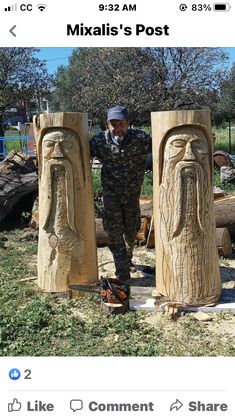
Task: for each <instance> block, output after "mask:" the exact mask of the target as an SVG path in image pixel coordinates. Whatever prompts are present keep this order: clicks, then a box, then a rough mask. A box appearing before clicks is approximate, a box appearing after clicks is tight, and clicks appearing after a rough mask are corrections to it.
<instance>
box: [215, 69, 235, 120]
mask: <svg viewBox="0 0 235 418" xmlns="http://www.w3.org/2000/svg"><path fill="white" fill-rule="evenodd" d="M214 120H215V123H216V124H218V125H219V124H221V122H224V121H232V120H235V63H233V66H232V68H231V71H230V73H229V76H228V79H227V80H226V81H224V82H223V83H222V86H221V91H220V99H219V102H218V104H217V107H216V109H215V115H214Z"/></svg>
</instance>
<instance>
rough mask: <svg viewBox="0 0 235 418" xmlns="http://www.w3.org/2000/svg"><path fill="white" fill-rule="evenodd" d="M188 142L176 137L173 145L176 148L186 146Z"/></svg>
mask: <svg viewBox="0 0 235 418" xmlns="http://www.w3.org/2000/svg"><path fill="white" fill-rule="evenodd" d="M185 144H186V142H185V141H184V140H183V139H176V140H175V141H173V142H172V145H173V146H174V147H176V148H184V147H185Z"/></svg>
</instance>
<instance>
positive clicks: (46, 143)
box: [45, 141, 55, 148]
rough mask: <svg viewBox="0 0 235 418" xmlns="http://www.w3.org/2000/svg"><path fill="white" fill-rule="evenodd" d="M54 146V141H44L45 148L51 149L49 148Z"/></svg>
mask: <svg viewBox="0 0 235 418" xmlns="http://www.w3.org/2000/svg"><path fill="white" fill-rule="evenodd" d="M54 145H55V143H54V141H46V142H45V146H46V147H47V148H51V147H53V146H54Z"/></svg>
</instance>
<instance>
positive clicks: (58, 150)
mask: <svg viewBox="0 0 235 418" xmlns="http://www.w3.org/2000/svg"><path fill="white" fill-rule="evenodd" d="M51 158H64V154H63V153H62V151H61V148H60V145H59V143H56V144H55V146H54V150H53V152H52V154H51Z"/></svg>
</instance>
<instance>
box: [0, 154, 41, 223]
mask: <svg viewBox="0 0 235 418" xmlns="http://www.w3.org/2000/svg"><path fill="white" fill-rule="evenodd" d="M37 189H38V175H37V167H36V159H35V158H34V157H32V156H27V155H24V154H23V153H20V152H17V151H11V152H10V153H9V154H8V155H7V157H6V158H5V160H3V162H2V163H1V164H0V222H1V221H2V220H3V219H4V218H5V217H6V216H7V215H8V213H10V212H11V210H12V208H13V207H14V206H16V205H17V202H18V201H19V200H20V199H21V198H22V197H24V196H26V195H28V194H30V193H32V192H35V191H37Z"/></svg>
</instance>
